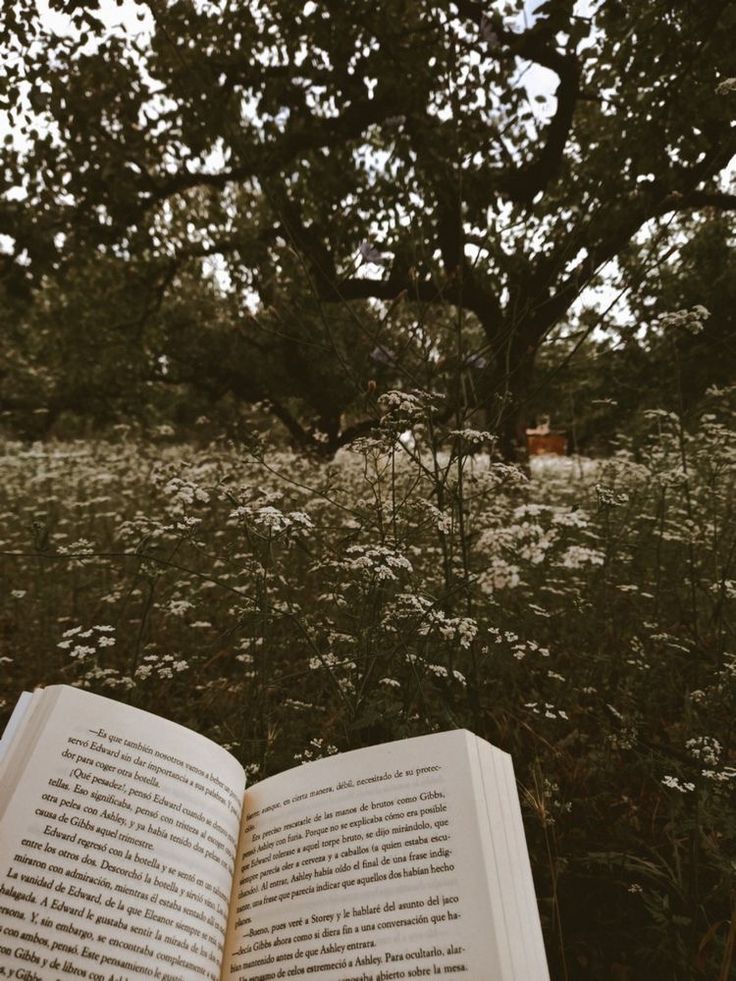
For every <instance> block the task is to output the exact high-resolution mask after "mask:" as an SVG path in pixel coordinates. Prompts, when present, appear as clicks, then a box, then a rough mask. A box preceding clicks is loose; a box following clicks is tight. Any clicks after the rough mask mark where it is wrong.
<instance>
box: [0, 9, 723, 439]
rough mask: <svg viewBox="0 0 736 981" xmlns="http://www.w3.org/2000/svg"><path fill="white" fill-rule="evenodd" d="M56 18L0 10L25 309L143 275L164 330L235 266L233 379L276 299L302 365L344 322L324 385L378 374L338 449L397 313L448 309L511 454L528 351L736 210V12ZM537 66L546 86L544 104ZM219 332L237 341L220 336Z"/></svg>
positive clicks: (15, 247)
mask: <svg viewBox="0 0 736 981" xmlns="http://www.w3.org/2000/svg"><path fill="white" fill-rule="evenodd" d="M50 7H51V9H52V10H55V11H58V12H62V11H63V12H64V13H65V15H66V18H67V19H66V22H65V23H66V24H67V27H66V29H65V30H63V31H62V30H58V31H53V30H51V29H49V27H48V26H47V25H44V24H43V23H41V22H40V21H39V18H38V14H37V12H36V6H35V3H32V2H30V0H16V2H15V3H12V4H9V5H5V8H4V10H3V14H2V16H3V18H4V20H5V24H4V31H3V38H4V41H3V46H4V48H5V51H4V52H3V54H4V60H5V62H6V64H7V65H8V66H9V68H8V82H9V84H8V86H7V89H6V95H5V96H4V101H3V108H5V109H6V110H7V111H8V112H9V114H10V119H11V121H12V122H13V124H14V125H15V127H16V130H17V133H18V134H19V136H21V137H22V138H21V139H19V140H16V142H14V143H13V142H10V143H9V145H8V146H7V147H6V154H5V157H4V164H3V168H2V183H3V186H2V191H3V196H2V202H1V203H0V233H3V234H5V235H7V236H9V237H10V240H11V241H12V247H11V249H10V251H9V253H8V254H6V255H4V256H3V257H2V273H3V277H4V282H5V287H6V290H7V291H8V293H9V295H10V296H11V297H15V298H19V297H20V298H21V299H23V298H25V297H28V296H29V295H31V296H32V295H35V293H36V291H37V290H38V289H39V288H40V287H41V285H42V284H43V283H44V282H49V281H51V280H53V281H54V282H55V283H57V284H59V285H58V288H60V289H65V288H67V287H68V285H69V284H68V281H67V280H66V278H65V277H66V271H67V270H69V269H71V268H78V267H79V264H80V262H82V263H83V264H87V263H103V264H104V263H107V264H108V265H109V264H110V263H114V262H115V261H116V260H120V261H121V262H127V261H134V262H136V263H140V264H142V265H145V266H146V267H147V268H148V269H149V270H151V277H152V281H154V282H155V283H156V284H157V286H156V288H157V290H158V294H157V295H158V297H159V300H158V301H157V302H156V303H155V304H154V305H153V307H151V308H150V309H149V308H147V310H148V314H147V315H148V316H149V320H150V319H151V318H153V320H155V319H156V317H158V316H159V314H160V313H161V311H162V310H165V307H166V298H167V297H171V296H173V295H175V294H176V292H177V291H184V292H186V283H187V282H192V281H199V282H201V281H202V277H201V269H202V264H203V262H206V261H211V260H212V259H213V257H217V260H218V262H219V263H220V268H221V270H222V273H221V276H220V277H219V280H218V284H217V288H216V289H214V290H213V289H210V287H208V289H210V292H211V293H212V296H211V297H210V301H209V302H210V303H211V304H212V305H213V307H216V308H217V312H216V313H215V311H214V310H213V311H211V315H210V316H209V317H208V316H207V315H206V314H205V313H204V311H201V313H202V320H201V323H200V324H199V328H200V330H201V336H200V344H201V345H202V344H203V345H205V346H207V345H209V346H210V350H212V351H214V350H216V349H217V348H218V345H220V344H221V341H222V338H221V336H220V335H221V334H223V330H224V334H225V335H226V336H227V337H228V342H227V344H223V345H222V346H221V347H220V348H219V350H220V356H219V357H218V356H216V357H215V359H214V360H216V361H219V365H220V367H222V366H223V365H225V364H226V365H227V366H228V368H233V369H236V368H237V370H236V371H235V374H239V375H240V376H241V377H242V378H246V377H249V375H250V376H253V372H252V371H251V370H250V368H249V365H250V364H251V363H252V358H253V357H254V343H256V342H257V343H261V345H262V344H263V338H262V336H261V339H260V341H259V340H258V337H259V330H260V329H261V328H262V327H263V326H264V324H265V326H266V327H267V328H269V319H268V318H269V317H271V318H273V310H274V309H275V308H278V300H279V297H280V298H282V299H283V297H285V296H288V297H290V298H291V306H290V307H289V312H288V317H287V320H288V324H287V326H286V327H285V328H284V329H283V331H282V334H283V336H282V338H281V347H282V350H281V353H280V355H279V356H280V358H281V364H282V366H283V365H284V364H287V368H286V371H287V374H288V356H287V355H288V352H289V351H290V352H291V356H292V358H294V357H297V356H298V357H301V358H302V359H304V358H305V357H306V358H307V360H310V359H309V357H308V355H307V354H305V352H307V350H308V349H307V348H305V347H304V343H305V342H306V343H309V341H308V337H307V336H306V335H309V334H310V328H309V317H312V319H313V322H317V321H319V322H320V323H321V325H322V327H321V330H322V335H321V336H322V340H320V341H319V344H322V342H323V340H324V337H327V338H328V346H329V344H331V343H332V341H331V339H332V338H334V336H335V332H334V331H333V330H330V329H327V328H325V325H324V317H325V310H327V309H330V310H333V311H334V312H333V313H331V314H330V316H331V317H333V318H335V317H337V319H338V320H339V321H340V327H339V330H338V333H339V334H340V335H341V337H342V340H341V341H340V344H342V345H343V349H344V351H346V352H347V353H346V354H345V355H344V356H343V358H342V360H341V359H340V358H339V357H338V358H337V360H336V361H335V358H334V357H333V362H334V370H333V371H332V373H331V378H330V380H327V379H326V378H324V379H323V380H322V381H319V380H318V379H316V380H315V381H314V384H307V387H308V388H309V387H311V388H312V389H313V390H314V391H313V394H314V392H316V391H318V390H319V389H320V388H321V389H322V390H325V389H326V387H329V386H333V388H334V386H335V385H336V384H337V382H336V379H337V378H338V376H340V375H341V374H342V375H343V376H344V377H353V376H361V377H358V378H357V380H355V384H354V385H352V388H351V391H350V392H348V391H347V388H346V386H345V384H344V383H343V389H345V390H344V391H341V392H339V393H338V394H336V395H335V397H334V398H333V399H332V400H331V402H332V404H331V405H330V407H329V412H328V414H330V413H331V418H332V423H331V424H330V425H331V430H332V432H331V438H332V439H334V440H337V439H338V438H339V432H340V427H341V426H342V425H343V423H341V422H340V417H341V412H342V411H343V410H345V409H347V408H348V407H350V408H351V411H353V413H354V415H356V418H357V416H359V415H360V410H361V405H360V397H359V395H360V391H361V386H363V385H365V383H366V381H367V380H368V381H369V380H370V377H371V374H372V372H373V366H372V365H371V364H370V361H368V362H366V352H367V351H371V350H375V344H374V343H373V342H374V341H375V340H376V337H378V335H379V333H380V331H379V328H378V326H377V325H378V323H379V321H380V322H381V323H382V321H381V318H382V317H385V315H386V310H387V309H389V308H390V310H391V311H393V312H394V313H396V312H397V311H398V310H399V309H401V310H402V312H401V316H400V318H399V319H400V320H401V323H399V325H398V326H397V328H396V329H397V333H398V334H399V335H400V338H405V337H406V336H411V334H409V335H407V334H406V330H407V324H409V323H410V322H411V321H412V320H413V321H414V322H416V323H420V322H421V323H422V324H424V325H426V324H427V323H428V322H429V319H430V315H429V314H428V313H427V311H428V310H432V309H434V308H438V310H439V313H438V319H437V320H436V323H437V324H439V328H438V329H439V330H440V332H444V336H445V337H446V338H447V337H448V336H449V334H448V332H450V333H451V332H452V331H453V330H455V334H452V339H451V340H446V341H445V344H446V345H447V344H449V345H450V346H451V347H452V348H453V350H454V355H453V356H454V357H455V358H456V359H459V362H458V363H460V364H464V363H466V362H467V359H468V358H475V359H476V363H477V364H484V365H486V366H487V368H486V370H484V371H483V373H482V379H481V384H480V385H479V388H480V390H479V391H478V392H477V398H475V401H474V407H481V408H483V409H485V410H486V412H487V414H488V418H489V420H490V422H489V424H490V425H491V426H492V427H493V428H497V429H498V430H499V431H500V432H501V433H502V436H503V439H504V443H505V446H506V449H507V451H509V450H510V448H511V447H512V445H513V443H514V441H515V440H516V439H518V434H519V430H520V426H522V425H523V421H524V411H525V407H526V401H527V395H528V391H529V387H530V384H531V378H532V374H533V369H534V360H535V356H536V353H537V351H538V350H539V348H540V346H541V345H542V344H543V342H544V341H545V339H546V338H547V337H549V335H550V332H551V331H552V330H553V329H554V328H555V326H556V325H557V324H559V323H560V321H561V320H563V319H564V318H565V317H566V316H567V315H568V313H569V311H570V309H571V307H572V305H573V304H574V302H575V301H576V299H577V298H578V297H579V296H580V294H581V292H582V291H583V290H584V289H585V288H586V287H587V286H588V285H590V284H591V283H592V282H594V281H595V278H596V276H598V275H599V273H600V271H601V270H602V269H603V268H604V267H605V265H606V264H607V263H609V262H610V261H611V260H614V259H616V257H617V256H619V255H620V254H621V253H622V252H623V251H624V250H625V249H627V247H629V245H630V243H632V241H633V240H634V239H635V236H636V235H637V234H638V233H639V231H640V230H641V229H642V228H644V227H645V226H648V224H649V223H652V222H659V223H669V222H672V221H673V220H675V219H676V218H677V216H678V215H681V214H691V213H693V212H695V211H702V210H703V209H718V210H727V209H731V208H733V206H734V204H736V195H734V194H731V193H728V192H727V191H726V190H724V189H723V186H722V184H721V182H720V180H719V175H721V174H722V173H723V172H724V170H725V169H726V168H727V166H728V164H729V162H730V161H731V160H732V158H733V156H734V154H735V153H736V122H735V121H734V116H735V115H736V112H735V107H736V94H734V92H733V86H732V85H731V84H730V81H729V73H730V71H731V70H732V65H733V53H732V47H733V43H732V40H731V39H732V37H733V36H735V34H736V5H734V4H733V3H732V2H729V0H716V2H713V3H709V4H701V3H697V2H695V0H681V2H658V3H651V2H644V0H641V2H635V3H627V4H623V3H620V2H619V0H599V2H592V3H573V2H572V0H546V2H543V3H541V4H539V5H537V6H536V8H535V9H534V10H533V12H532V13H531V14H529V13H525V12H524V8H523V5H522V3H521V2H519V0H510V2H506V3H494V4H488V5H484V4H482V3H479V2H477V0H456V2H431V0H419V2H411V3H409V2H406V0H385V2H383V3H380V4H364V3H359V2H355V0H341V2H340V3H332V2H329V3H325V4H317V3H314V2H311V0H309V2H306V3H305V2H302V0H300V2H293V0H269V2H268V3H264V2H258V0H253V2H249V3H247V4H237V3H230V2H227V0H222V2H204V0H202V2H192V0H177V2H173V3H168V4H167V3H164V2H159V0H152V2H149V3H138V4H135V12H136V16H137V17H138V18H139V20H140V25H141V26H140V30H139V31H134V30H132V29H131V27H130V25H129V24H128V25H127V26H124V27H122V28H121V27H115V26H111V23H112V20H113V19H114V18H111V15H110V10H109V7H107V6H106V5H99V4H95V3H81V2H67V0H52V2H51V3H50ZM130 9H133V8H132V7H131V8H130ZM530 73H536V76H537V78H540V77H542V78H545V79H549V80H552V81H551V83H550V85H549V86H548V88H549V91H550V94H548V95H545V94H543V93H542V94H539V95H537V96H536V97H532V96H531V95H530V91H531V90H530V87H529V86H527V85H526V83H525V79H526V78H528V77H529V75H530ZM552 92H553V93H554V94H551V93H552ZM72 278H73V277H72ZM98 279H99V276H98V275H97V274H95V275H92V276H91V278H90V289H92V290H94V289H95V284H96V281H97V280H98ZM214 294H217V297H215V295H214ZM307 298H308V299H307ZM98 299H100V300H101V299H102V297H101V296H100V295H99V294H98ZM368 301H370V303H371V304H372V305H369V306H367V305H366V303H367V302H368ZM375 301H379V305H378V306H376V304H375ZM162 304H163V306H162ZM305 304H307V305H309V304H311V309H312V313H311V314H309V315H308V316H306V317H302V316H301V314H302V312H303V311H304V310H305ZM380 304H384V307H383V309H382V308H381V307H380ZM205 305H206V304H205ZM445 308H446V309H447V311H448V313H447V314H443V313H442V312H441V311H442V310H443V309H445ZM282 310H283V308H282ZM356 310H357V314H356ZM448 314H449V315H448ZM433 316H434V315H433ZM213 318H214V319H218V318H219V320H221V321H222V322H223V323H226V324H227V329H226V330H225V329H224V328H223V330H219V331H215V334H214V335H213V333H212V325H213ZM402 318H403V319H402ZM100 320H101V324H100V328H99V329H100V330H103V329H104V330H106V329H108V328H109V324H106V323H105V317H104V310H100ZM358 321H360V326H359V324H358ZM366 323H368V325H369V326H368V327H367V328H366ZM351 324H352V325H353V327H352V330H353V334H352V335H351ZM234 328H237V330H238V332H239V336H240V338H241V340H240V342H239V343H238V342H237V340H236V337H235V335H234V334H232V330H233V329H234ZM456 328H459V329H456ZM269 329H271V328H269ZM156 330H157V331H158V340H154V341H152V342H151V343H150V352H149V353H150V358H149V360H150V363H151V365H153V366H154V367H155V366H156V365H157V364H160V357H161V355H162V353H166V351H165V348H164V347H163V346H162V340H161V337H162V336H163V334H165V331H164V332H163V334H162V327H161V323H160V321H156ZM325 330H326V334H325ZM193 334H196V324H194V325H193ZM270 336H271V337H273V330H272V329H271V334H270ZM351 336H352V342H351ZM382 336H383V335H382ZM415 339H416V338H415ZM389 341H390V332H389ZM398 343H399V344H401V343H403V341H402V340H401V339H400V340H399V341H398ZM319 344H318V347H319ZM157 345H158V346H157ZM441 346H442V344H440V347H441ZM378 347H379V349H380V350H384V349H385V348H386V347H387V348H388V349H389V350H390V349H391V344H390V343H387V342H386V339H385V337H384V340H381V341H380V343H379V344H378ZM420 347H421V344H420ZM338 348H339V344H338ZM270 349H271V351H272V352H273V345H272V344H271V345H270ZM179 352H180V355H181V358H180V360H186V357H187V354H186V349H185V347H184V346H180V348H179ZM194 353H195V354H196V350H195V352H194ZM333 354H334V352H333ZM191 357H194V354H192V355H191ZM356 359H357V360H356ZM311 360H312V361H314V360H315V357H313V358H312V359H311ZM316 360H317V361H318V360H319V355H316ZM435 360H437V358H435ZM346 362H350V364H351V365H352V368H350V370H348V367H346ZM366 364H368V367H366ZM194 368H195V365H194V362H193V361H192V362H191V363H190V369H192V370H193V369H194ZM216 368H217V366H216V365H213V366H212V373H214V375H218V371H217V370H216ZM282 371H283V369H282ZM191 373H192V371H191V370H190V372H189V374H190V375H191ZM314 373H315V372H314V370H313V371H312V374H314ZM291 374H292V377H294V375H295V372H294V371H292V372H291ZM317 374H318V372H317ZM230 375H232V372H231V373H230ZM230 375H228V372H224V373H223V372H219V377H218V385H219V386H220V387H222V386H223V385H224V386H225V387H227V386H228V385H230V387H232V385H233V384H235V383H234V381H233V378H232V377H230ZM200 377H201V376H200ZM304 377H306V374H304ZM228 378H230V381H228ZM235 387H237V385H236V386H235ZM269 387H273V385H272V384H271V382H270V381H268V379H267V380H266V381H263V382H262V384H251V385H250V386H245V388H244V389H243V391H245V389H248V392H249V393H250V394H251V395H255V396H256V397H268V396H269V395H270V394H271V393H270V392H269ZM347 387H349V386H347ZM463 391H465V387H464V386H463ZM276 402H278V399H277V398H276V395H274V404H275V403H276ZM317 414H320V413H319V410H318V412H317ZM293 421H294V422H295V424H296V425H300V424H299V423H297V422H296V420H293Z"/></svg>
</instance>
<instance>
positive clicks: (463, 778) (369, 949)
mask: <svg viewBox="0 0 736 981" xmlns="http://www.w3.org/2000/svg"><path fill="white" fill-rule="evenodd" d="M474 738H475V737H473V736H471V735H470V734H469V733H467V732H464V731H457V732H451V733H441V734H437V735H431V736H423V737H420V738H416V739H407V740H402V741H400V742H395V743H388V744H386V745H384V746H377V747H373V748H371V749H365V750H356V751H354V752H350V753H345V754H342V755H340V756H335V757H331V758H328V759H324V760H320V761H318V762H316V763H310V764H307V765H305V766H302V767H299V768H298V769H295V770H290V771H289V772H287V773H284V774H280V775H279V776H276V777H272V778H270V779H268V780H265V781H263V782H262V783H260V784H257V785H256V786H254V787H253V788H251V789H250V790H249V791H248V792H247V793H246V797H245V804H244V808H243V826H242V830H241V835H242V838H241V845H240V847H239V850H238V859H237V862H236V870H235V881H234V886H233V899H232V903H231V905H232V912H231V923H230V927H229V931H228V942H227V947H226V951H225V959H224V962H223V975H222V977H223V979H237V981H270V979H277V978H278V979H280V978H301V977H307V976H310V975H318V976H320V977H324V978H325V979H333V981H338V979H339V981H350V979H352V981H385V979H398V978H422V977H436V976H438V975H443V976H448V975H449V976H452V977H458V978H465V979H467V981H474V979H477V978H494V979H501V978H506V977H510V975H508V974H506V973H502V961H501V959H500V953H499V946H498V938H497V937H496V935H495V931H494V929H493V928H492V927H493V924H494V923H495V922H496V918H498V911H496V914H495V918H494V912H493V910H491V908H490V891H489V886H488V880H487V870H486V862H485V858H484V856H485V848H486V843H484V842H483V841H482V840H481V830H480V826H479V821H478V812H479V809H480V808H481V807H482V806H485V801H482V800H481V797H482V790H481V789H479V788H477V787H476V783H475V780H476V777H475V776H474V774H473V770H472V767H471V756H472V759H473V760H474V761H475V764H474V765H476V766H477V752H476V750H475V747H474V745H473V743H472V742H471V741H472V740H473V739H474ZM471 747H472V754H471ZM496 752H499V751H496ZM491 804H492V802H491ZM532 912H533V914H534V915H536V909H534V910H533V911H532ZM524 981H530V979H528V978H525V979H524Z"/></svg>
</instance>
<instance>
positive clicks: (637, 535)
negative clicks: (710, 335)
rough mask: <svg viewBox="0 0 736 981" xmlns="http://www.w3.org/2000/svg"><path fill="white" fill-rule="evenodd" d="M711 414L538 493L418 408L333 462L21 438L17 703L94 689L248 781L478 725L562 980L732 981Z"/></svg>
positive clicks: (727, 733) (5, 625)
mask: <svg viewBox="0 0 736 981" xmlns="http://www.w3.org/2000/svg"><path fill="white" fill-rule="evenodd" d="M708 398H709V406H708V408H709V411H708V412H707V413H706V414H705V415H703V417H702V418H701V420H700V425H699V428H698V430H697V432H693V433H692V434H690V433H688V432H687V431H686V430H685V429H684V428H683V426H682V423H681V420H680V418H679V417H678V416H677V415H676V414H673V413H670V412H667V411H664V410H662V411H658V412H653V413H650V414H649V416H648V423H647V425H648V428H649V433H650V435H649V438H648V442H647V446H646V448H645V452H644V453H642V455H641V457H639V458H636V457H635V456H634V455H633V454H632V453H631V452H630V451H629V450H627V449H624V448H622V449H620V450H619V452H618V453H616V454H615V455H614V456H613V457H612V458H611V459H609V460H606V461H602V462H600V463H593V462H591V461H587V460H584V459H571V460H561V459H548V460H538V461H534V471H533V472H534V477H533V479H532V480H531V481H529V479H528V478H527V477H526V476H525V475H524V474H523V473H522V472H520V471H518V470H517V469H516V468H514V467H512V466H509V465H508V464H505V463H502V462H499V461H498V460H495V459H493V458H489V457H488V455H487V454H484V453H480V452H479V447H480V446H481V445H482V444H484V443H487V441H488V434H486V433H482V432H478V431H476V430H471V429H468V428H460V429H454V430H453V429H452V428H451V427H452V426H453V425H454V423H452V422H450V423H448V424H447V427H446V431H441V427H440V424H439V423H438V421H437V411H438V406H437V399H436V397H435V396H432V395H429V394H427V393H424V392H421V391H418V390H415V391H406V392H399V391H394V392H390V393H388V394H386V395H385V396H384V397H383V398H382V399H381V402H380V409H381V412H382V423H381V427H380V433H379V434H378V435H377V436H371V437H364V438H363V439H362V440H360V441H359V442H356V443H354V444H353V445H352V447H351V448H350V450H343V451H341V453H340V454H339V455H338V457H337V459H336V460H335V461H333V462H319V461H317V460H315V459H309V458H307V457H305V456H303V455H300V456H297V455H294V454H291V453H285V452H283V451H280V452H275V451H271V450H268V449H267V448H266V447H265V446H264V445H263V444H261V443H260V442H256V443H253V444H252V445H251V446H250V447H249V448H245V447H241V446H228V445H226V444H222V445H219V446H218V445H212V446H210V447H208V448H203V449H200V450H198V451H197V450H194V449H193V448H192V447H190V446H186V445H181V444H177V443H175V442H170V443H169V444H168V445H165V444H159V445H150V444H144V443H133V442H125V441H123V442H119V443H116V444H109V443H102V442H97V443H94V442H77V443H66V444H63V443H53V442H52V443H46V444H41V443H38V444H35V445H33V446H31V447H22V446H19V445H16V444H6V445H5V447H4V456H3V460H2V467H3V471H4V473H5V477H6V479H5V481H4V490H3V501H2V507H3V515H2V517H3V524H4V534H3V539H4V540H3V545H2V550H3V551H2V567H1V572H2V578H3V582H4V589H3V594H2V595H3V605H2V611H1V613H0V617H1V619H0V624H1V626H2V636H3V638H4V644H3V646H4V650H3V651H2V658H3V664H4V672H5V681H4V698H5V706H4V711H5V712H6V713H7V712H8V711H9V709H10V707H11V703H12V701H13V699H14V697H15V695H16V693H17V691H18V690H19V689H20V688H21V687H23V686H26V687H29V686H31V685H34V684H36V683H44V684H49V683H52V682H54V681H64V682H67V683H72V684H77V685H81V686H83V687H89V688H92V689H93V690H96V691H100V692H101V693H108V694H111V695H113V696H114V697H117V698H121V699H123V700H127V701H130V702H131V703H133V704H135V705H138V706H140V707H143V708H149V709H152V710H154V711H156V712H157V713H159V714H163V715H166V716H168V717H170V718H172V719H175V720H177V721H179V722H181V723H183V724H185V725H189V726H191V727H194V728H196V729H198V730H200V731H202V732H204V733H206V734H207V735H209V736H211V737H213V738H215V739H216V740H219V741H220V742H222V743H223V744H225V745H227V746H229V748H231V750H232V751H233V752H235V753H236V755H238V756H239V757H240V758H241V760H242V761H243V762H244V764H245V765H246V767H247V769H248V772H249V774H250V776H251V778H258V777H259V776H263V775H266V774H268V773H272V772H275V771H279V770H281V769H283V768H285V767H288V766H290V765H294V764H295V763H296V762H298V761H300V760H308V759H312V758H315V757H317V756H319V755H323V754H325V753H329V752H334V751H335V749H339V750H345V749H349V748H353V747H357V746H361V745H365V744H367V743H373V742H376V741H381V740H390V739H393V738H399V737H403V736H408V735H412V734H418V733H421V732H426V731H433V730H437V729H444V728H452V727H455V726H467V727H469V728H472V729H473V730H475V731H476V732H478V733H479V734H480V735H482V736H485V737H487V738H488V739H490V740H491V741H492V742H494V743H495V744H497V745H499V746H501V747H503V748H504V749H506V750H508V751H510V752H511V753H512V754H513V757H514V760H515V764H516V770H517V776H518V778H519V782H520V789H521V792H522V795H523V799H524V804H525V820H526V826H527V834H528V838H529V842H530V846H531V850H532V862H533V866H534V869H535V873H536V879H537V889H538V893H539V896H540V903H541V910H542V915H543V919H544V925H545V931H546V936H547V945H548V950H549V955H550V960H551V963H552V965H553V973H554V976H555V977H560V978H563V977H567V978H572V979H582V978H596V979H598V978H604V977H611V978H613V977H625V978H627V979H628V981H638V979H650V978H653V977H662V978H668V979H670V978H673V979H682V981H685V979H690V978H698V977H701V978H704V979H710V978H714V977H721V978H724V979H725V978H727V977H729V976H731V974H730V973H729V972H732V969H733V963H732V958H733V932H732V931H733V926H732V924H733V919H732V916H733V908H732V901H733V896H732V890H731V883H732V875H733V866H732V857H733V854H734V847H736V840H735V839H736V813H735V811H734V791H735V790H736V747H735V746H734V735H733V717H734V710H735V709H736V659H735V657H736V654H735V650H734V639H735V638H734V615H735V614H736V568H735V567H734V562H735V558H734V557H735V556H736V523H735V520H734V515H735V514H736V510H735V509H734V506H733V505H734V486H735V484H734V475H735V474H736V449H734V446H735V444H734V438H733V437H734V429H735V428H736V392H734V391H733V390H729V391H726V392H720V393H719V392H712V393H711V394H710V395H709V396H708ZM447 430H449V431H447ZM447 444H449V445H450V447H451V448H450V449H443V448H442V447H443V446H445V445H447ZM729 924H731V926H729ZM729 965H730V966H729Z"/></svg>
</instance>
